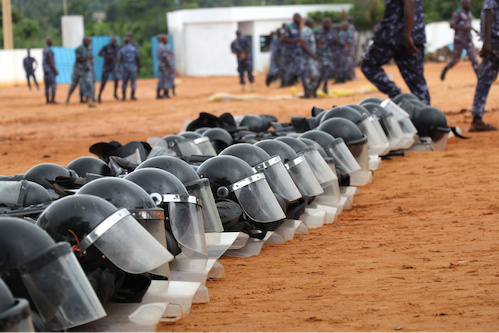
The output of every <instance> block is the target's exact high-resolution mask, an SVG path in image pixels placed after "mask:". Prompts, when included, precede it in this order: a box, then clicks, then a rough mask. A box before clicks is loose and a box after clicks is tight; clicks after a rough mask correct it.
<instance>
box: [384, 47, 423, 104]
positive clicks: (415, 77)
mask: <svg viewBox="0 0 499 333" xmlns="http://www.w3.org/2000/svg"><path fill="white" fill-rule="evenodd" d="M416 46H417V48H418V49H419V53H418V54H415V55H412V54H409V52H407V49H406V48H405V46H404V45H401V46H399V47H398V48H399V52H398V53H396V54H395V55H394V60H395V63H396V64H397V66H398V68H399V70H400V74H402V77H403V78H404V81H405V83H406V84H407V86H408V87H409V89H410V90H411V92H412V93H413V94H414V95H416V96H417V97H419V99H420V100H422V101H423V102H425V103H426V104H427V105H430V92H429V91H428V85H427V84H426V79H425V77H424V46H423V45H416ZM390 97H393V96H390Z"/></svg>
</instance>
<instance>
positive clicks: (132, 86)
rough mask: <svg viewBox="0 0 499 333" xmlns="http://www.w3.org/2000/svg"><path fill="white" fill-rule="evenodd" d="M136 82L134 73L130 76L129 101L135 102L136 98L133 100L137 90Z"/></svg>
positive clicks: (135, 73)
mask: <svg viewBox="0 0 499 333" xmlns="http://www.w3.org/2000/svg"><path fill="white" fill-rule="evenodd" d="M136 82H137V71H134V72H132V73H131V74H130V87H131V88H132V95H131V96H130V99H131V100H132V101H136V100H137V98H135V89H136V88H137V85H136Z"/></svg>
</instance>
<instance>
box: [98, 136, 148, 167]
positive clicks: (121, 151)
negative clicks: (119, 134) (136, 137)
mask: <svg viewBox="0 0 499 333" xmlns="http://www.w3.org/2000/svg"><path fill="white" fill-rule="evenodd" d="M89 151H90V152H91V153H92V154H95V155H97V156H98V157H100V158H101V159H103V160H104V161H106V162H109V157H111V156H117V157H121V158H124V159H126V160H127V161H129V162H133V163H135V164H139V163H140V162H142V161H144V160H145V159H146V158H147V155H148V154H149V152H150V151H151V146H150V145H149V143H147V142H142V141H130V142H128V143H127V144H125V145H121V143H119V142H117V141H111V142H109V143H107V142H98V143H95V144H93V145H92V146H91V147H90V149H89Z"/></svg>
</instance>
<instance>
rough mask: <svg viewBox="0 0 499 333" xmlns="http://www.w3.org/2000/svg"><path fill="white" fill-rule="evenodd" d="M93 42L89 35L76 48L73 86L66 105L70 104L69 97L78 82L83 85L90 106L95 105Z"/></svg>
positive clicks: (72, 78)
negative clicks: (91, 45)
mask: <svg viewBox="0 0 499 333" xmlns="http://www.w3.org/2000/svg"><path fill="white" fill-rule="evenodd" d="M91 43H92V39H91V38H90V37H88V36H85V37H84V38H83V43H82V45H80V46H78V47H77V48H76V50H75V56H76V61H75V64H74V66H73V74H72V75H71V86H70V87H69V91H68V97H67V98H66V105H67V104H69V99H70V97H71V94H72V93H73V91H74V90H75V88H76V85H78V83H79V84H80V85H82V89H81V90H82V92H83V94H84V96H85V97H86V99H87V102H88V106H89V107H94V106H95V101H94V98H93V94H94V91H93V90H94V89H93V82H92V80H93V78H92V69H93V58H94V57H93V55H92V48H91V47H90V44H91Z"/></svg>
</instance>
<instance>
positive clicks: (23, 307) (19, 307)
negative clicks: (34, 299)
mask: <svg viewBox="0 0 499 333" xmlns="http://www.w3.org/2000/svg"><path fill="white" fill-rule="evenodd" d="M14 302H15V304H14V306H13V307H12V308H10V309H8V310H6V311H4V312H2V313H0V332H34V331H35V328H34V327H33V322H32V321H31V312H30V308H29V303H28V301H27V300H25V299H23V298H15V299H14Z"/></svg>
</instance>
